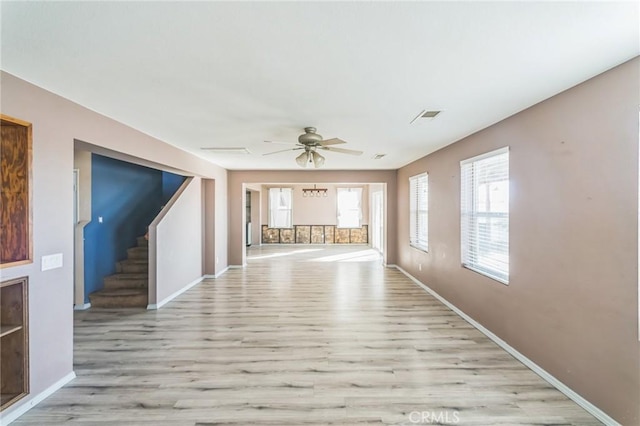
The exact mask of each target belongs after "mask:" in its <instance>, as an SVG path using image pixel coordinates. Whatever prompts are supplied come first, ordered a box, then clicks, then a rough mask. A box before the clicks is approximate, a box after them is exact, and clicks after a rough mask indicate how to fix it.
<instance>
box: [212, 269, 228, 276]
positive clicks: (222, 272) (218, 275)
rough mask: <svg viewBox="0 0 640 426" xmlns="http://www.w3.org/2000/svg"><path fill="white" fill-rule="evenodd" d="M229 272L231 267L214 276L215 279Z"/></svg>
mask: <svg viewBox="0 0 640 426" xmlns="http://www.w3.org/2000/svg"><path fill="white" fill-rule="evenodd" d="M228 270H229V267H228V266H227V267H226V268H224V269H223V270H222V271H220V272H218V273H217V274H215V275H214V276H213V278H219V277H220V276H221V275H222V274H224V273H225V272H227V271H228Z"/></svg>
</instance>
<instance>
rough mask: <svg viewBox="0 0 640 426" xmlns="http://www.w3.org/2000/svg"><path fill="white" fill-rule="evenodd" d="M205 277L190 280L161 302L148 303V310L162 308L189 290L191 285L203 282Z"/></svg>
mask: <svg viewBox="0 0 640 426" xmlns="http://www.w3.org/2000/svg"><path fill="white" fill-rule="evenodd" d="M203 279H204V276H202V277H200V278H198V279H196V280H194V281H192V282H190V283H189V284H187V285H186V286H184V287H182V288H181V289H180V290H178V291H176V292H173V293H172V294H170V295H169V296H167V297H165V298H164V299H162V300H161V301H160V302H159V303H150V304H148V305H147V309H148V310H156V309H160V308H162V307H163V306H164V305H166V304H167V303H169V302H171V301H172V300H173V299H175V298H176V297H178V296H180V295H181V294H182V293H184V292H185V291H187V290H189V289H190V288H191V287H193V286H195V285H196V284H199V283H201V282H202V280H203Z"/></svg>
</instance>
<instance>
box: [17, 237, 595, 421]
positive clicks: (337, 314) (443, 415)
mask: <svg viewBox="0 0 640 426" xmlns="http://www.w3.org/2000/svg"><path fill="white" fill-rule="evenodd" d="M247 261H248V266H247V267H246V268H244V269H231V270H229V271H228V272H227V273H225V274H224V275H222V276H221V277H219V278H218V279H215V280H213V279H212V280H205V281H203V282H202V283H201V284H199V285H197V286H196V287H194V288H193V289H191V290H189V291H188V292H186V293H185V294H183V295H181V296H179V297H178V298H177V299H175V300H174V301H173V302H170V303H169V304H168V305H166V306H165V307H164V308H162V309H161V310H158V311H143V310H111V309H103V310H98V309H91V310H89V311H85V312H76V314H75V318H76V319H75V356H74V359H75V372H76V374H77V376H78V377H77V378H76V379H75V380H74V381H72V382H71V383H70V384H69V385H67V386H66V387H64V388H63V389H61V390H60V391H58V392H57V393H55V394H54V395H52V396H51V397H49V398H48V399H46V400H44V401H43V402H42V403H40V405H38V406H37V407H35V408H33V409H32V410H31V411H29V412H27V413H26V414H25V415H23V416H22V417H21V418H19V419H18V420H16V421H15V422H14V423H13V424H15V425H34V426H35V425H38V426H41V425H57V424H64V423H69V424H74V425H87V426H88V425H125V424H126V425H134V424H135V425H149V426H150V425H166V426H169V425H171V426H178V425H185V426H186V425H202V426H204V425H213V424H215V425H224V424H230V425H255V424H268V425H311V424H313V425H329V424H331V425H354V424H355V425H383V424H386V425H412V424H465V425H467V424H468V425H498V424H503V425H517V424H537V425H541V424H554V425H559V424H560V425H570V424H571V425H596V424H600V423H599V422H598V421H597V420H596V419H594V418H593V417H592V416H591V415H590V414H588V413H587V412H586V411H584V410H583V409H582V408H580V407H579V406H578V405H576V404H575V403H574V402H573V401H571V400H569V399H568V398H566V397H565V396H564V395H563V394H561V393H560V392H559V391H557V390H556V389H555V388H553V387H551V386H550V385H549V384H547V383H546V382H545V381H543V380H542V379H541V378H540V377H538V376H537V375H536V374H534V373H533V372H532V371H530V370H529V369H527V368H526V367H524V366H523V365H522V364H520V363H519V362H518V361H516V360H515V359H514V358H512V357H511V356H510V355H509V354H507V353H506V352H505V351H503V350H502V349H500V348H499V347H498V346H496V345H495V344H494V343H493V342H492V341H490V340H489V339H488V338H487V337H485V336H484V335H483V334H481V333H480V332H479V331H477V330H476V329H475V328H473V327H472V326H470V325H469V324H468V323H467V322H465V321H464V320H462V319H461V318H460V317H458V316H457V315H456V314H455V313H453V312H452V311H450V310H449V309H448V308H446V307H445V306H443V305H442V304H441V303H440V302H438V301H437V300H435V299H434V298H433V297H432V296H430V295H429V294H427V293H426V292H425V291H424V290H422V289H421V288H419V287H418V286H416V285H415V284H414V283H413V282H412V281H411V280H409V279H408V278H407V277H406V276H404V275H403V274H402V273H401V272H399V271H398V270H396V269H391V268H384V267H382V265H381V261H380V258H379V256H378V255H377V253H376V252H375V251H373V250H371V249H369V248H368V247H366V246H293V245H291V246H286V245H274V246H262V247H253V248H250V249H249V250H248V252H247ZM434 419H435V420H438V422H435V421H433V420H434Z"/></svg>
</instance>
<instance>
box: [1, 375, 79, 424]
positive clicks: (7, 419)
mask: <svg viewBox="0 0 640 426" xmlns="http://www.w3.org/2000/svg"><path fill="white" fill-rule="evenodd" d="M75 378H76V373H75V372H73V371H72V372H71V373H69V374H67V375H66V376H64V377H63V378H61V379H60V380H58V381H57V382H55V383H54V384H52V385H51V386H49V387H48V388H46V389H45V390H43V391H42V392H40V393H39V394H37V395H34V396H33V397H32V398H31V399H29V400H28V401H26V402H25V403H24V404H22V405H20V406H18V407H16V408H15V409H13V410H11V409H8V410H9V413H7V411H6V410H5V411H3V412H1V413H0V426H6V425H8V424H10V423H11V422H13V421H14V420H16V419H17V418H18V417H20V416H22V415H23V414H24V413H26V412H27V411H29V410H31V409H32V408H33V407H35V406H36V405H37V404H40V403H41V402H42V401H44V400H45V399H46V398H48V397H49V396H51V395H52V394H53V393H54V392H56V391H57V390H58V389H60V388H61V387H63V386H64V385H66V384H67V383H69V382H70V381H72V380H73V379H75Z"/></svg>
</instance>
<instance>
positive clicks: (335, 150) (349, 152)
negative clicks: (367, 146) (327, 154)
mask: <svg viewBox="0 0 640 426" xmlns="http://www.w3.org/2000/svg"><path fill="white" fill-rule="evenodd" d="M318 148H320V149H324V150H325V151H333V152H339V153H341V154H351V155H362V151H356V150H353V149H345V148H334V147H332V146H319V147H318Z"/></svg>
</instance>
